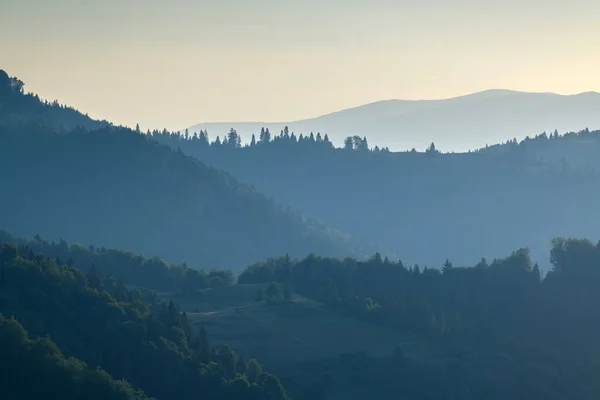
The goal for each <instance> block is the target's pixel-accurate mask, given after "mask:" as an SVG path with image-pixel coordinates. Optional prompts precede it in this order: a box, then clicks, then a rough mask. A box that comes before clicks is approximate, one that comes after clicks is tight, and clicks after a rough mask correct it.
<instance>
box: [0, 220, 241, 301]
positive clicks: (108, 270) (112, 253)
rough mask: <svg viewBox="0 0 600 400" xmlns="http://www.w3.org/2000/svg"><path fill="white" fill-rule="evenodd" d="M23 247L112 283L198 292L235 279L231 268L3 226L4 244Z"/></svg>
mask: <svg viewBox="0 0 600 400" xmlns="http://www.w3.org/2000/svg"><path fill="white" fill-rule="evenodd" d="M1 244H11V245H13V246H20V247H23V249H24V251H26V252H27V253H28V254H43V255H45V256H46V257H49V258H51V259H53V260H55V261H56V263H57V264H61V263H62V262H65V263H66V264H67V265H69V266H74V265H77V267H78V269H79V270H80V271H82V272H83V273H87V272H88V271H89V270H90V269H91V268H95V270H96V273H97V274H98V275H99V276H101V277H104V278H110V279H111V286H116V285H127V286H129V287H140V288H146V289H151V290H156V291H159V292H182V293H185V292H194V291H196V290H199V289H206V288H217V287H222V286H227V285H231V284H232V283H233V282H235V277H234V273H233V272H232V271H230V270H222V269H216V268H212V269H211V270H210V271H204V270H198V269H195V268H190V267H188V266H187V265H177V264H169V263H167V262H166V261H165V260H163V259H162V258H159V257H152V258H145V257H143V256H140V255H136V254H133V253H132V252H129V251H125V250H116V249H107V248H106V247H98V248H96V247H94V246H93V245H90V246H88V247H85V246H82V245H81V244H78V243H75V244H72V245H70V246H69V244H68V243H67V242H66V241H64V240H60V241H59V242H57V243H55V242H48V241H45V240H43V239H42V238H41V237H39V236H36V237H35V238H34V239H25V238H18V237H15V236H14V235H12V234H10V233H9V232H7V231H4V230H2V229H0V245H1Z"/></svg>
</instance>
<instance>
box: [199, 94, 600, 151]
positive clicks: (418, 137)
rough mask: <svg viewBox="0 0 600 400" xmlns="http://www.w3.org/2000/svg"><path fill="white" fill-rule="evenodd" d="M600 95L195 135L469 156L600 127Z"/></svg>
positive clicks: (491, 100)
mask: <svg viewBox="0 0 600 400" xmlns="http://www.w3.org/2000/svg"><path fill="white" fill-rule="evenodd" d="M598 109H600V94H599V93H595V92H588V93H581V94H578V95H569V96H564V95H558V94H554V93H525V92H516V91H509V90H489V91H485V92H480V93H474V94H471V95H467V96H460V97H455V98H451V99H443V100H419V101H408V100H386V101H380V102H376V103H371V104H367V105H364V106H360V107H355V108H350V109H346V110H342V111H338V112H334V113H331V114H326V115H323V116H319V117H316V118H311V119H306V120H299V121H289V122H280V123H224V122H223V123H202V124H197V125H194V126H193V127H190V128H189V130H190V131H191V132H198V131H199V130H208V132H209V133H210V134H211V135H213V136H216V135H221V136H222V135H223V134H226V133H227V132H228V131H229V129H230V128H234V129H236V130H237V131H238V133H240V134H241V135H242V136H243V137H244V139H245V140H249V138H250V135H251V134H252V133H257V132H258V131H259V130H260V128H261V127H265V128H269V129H270V130H271V131H272V132H279V131H280V130H281V129H283V128H284V126H288V127H289V129H290V131H294V132H296V133H300V132H302V133H304V134H307V133H309V132H315V133H316V132H321V133H323V134H325V133H326V134H328V135H329V137H330V138H331V140H332V141H333V142H334V143H335V144H336V145H341V144H342V143H343V140H344V138H345V137H346V136H348V135H359V136H361V137H362V136H368V137H369V138H370V139H371V140H372V142H375V143H377V144H378V145H379V146H383V147H389V148H390V149H391V150H410V149H411V148H413V147H414V148H416V149H425V147H426V146H428V145H429V144H430V143H431V142H435V144H436V145H437V147H438V148H439V149H442V150H444V151H455V152H456V151H467V150H469V149H475V148H479V147H483V146H485V145H486V144H493V143H498V142H504V141H506V140H507V139H512V138H513V137H517V138H520V139H521V138H524V137H525V136H527V135H534V134H537V133H541V132H542V131H554V130H555V129H558V130H559V131H561V132H564V131H578V130H581V129H584V128H590V129H592V128H600V115H599V114H598V112H597V110H598Z"/></svg>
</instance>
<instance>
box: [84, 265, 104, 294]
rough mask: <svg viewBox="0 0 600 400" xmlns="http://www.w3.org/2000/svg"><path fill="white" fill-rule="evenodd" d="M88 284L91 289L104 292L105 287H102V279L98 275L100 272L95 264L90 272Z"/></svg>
mask: <svg viewBox="0 0 600 400" xmlns="http://www.w3.org/2000/svg"><path fill="white" fill-rule="evenodd" d="M87 284H88V286H89V287H90V288H92V289H96V290H97V291H98V292H102V290H104V287H103V285H102V279H101V278H100V275H99V274H98V270H97V269H96V265H95V264H92V267H91V268H90V270H89V271H88V274H87Z"/></svg>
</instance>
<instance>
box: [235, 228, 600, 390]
mask: <svg viewBox="0 0 600 400" xmlns="http://www.w3.org/2000/svg"><path fill="white" fill-rule="evenodd" d="M550 258H551V260H552V265H553V267H552V270H551V271H550V272H549V273H548V274H547V275H546V277H545V278H543V279H542V278H541V277H540V271H539V267H538V266H537V264H533V263H532V261H531V259H530V257H529V254H528V251H527V250H526V249H520V250H517V251H515V252H513V253H512V255H510V256H509V257H505V258H502V259H497V260H490V261H486V260H481V261H480V262H479V263H478V264H477V265H476V266H474V267H460V266H454V265H453V264H452V263H451V262H450V261H447V262H446V263H445V266H444V268H443V270H441V271H440V270H437V269H427V268H425V269H423V268H419V267H418V266H407V265H404V264H403V263H401V262H392V261H389V260H387V259H382V258H381V257H380V256H379V255H376V256H375V257H373V258H372V259H370V260H368V261H357V260H354V259H350V258H347V259H345V260H338V259H327V258H321V257H316V256H311V257H308V258H306V259H303V260H291V259H289V258H286V257H283V258H279V259H270V260H267V261H265V262H261V263H259V264H256V265H253V266H250V267H249V268H248V269H247V270H246V271H245V272H244V273H243V274H242V275H241V276H240V277H239V282H240V283H241V284H247V283H260V282H282V283H284V284H286V285H288V286H289V287H291V288H292V289H293V291H294V292H297V293H299V294H301V295H304V296H306V297H308V298H310V299H313V300H316V301H319V302H322V303H324V304H325V305H326V307H327V308H328V309H330V310H334V311H336V312H338V313H341V314H344V315H349V316H353V317H354V318H357V319H361V320H364V321H368V322H370V323H373V324H377V325H381V326H385V327H388V328H391V329H394V330H396V331H397V332H399V334H400V332H412V333H414V334H416V335H419V336H420V337H422V338H427V339H426V340H428V341H429V342H430V347H431V348H434V347H436V348H441V349H443V351H442V353H445V356H440V357H439V358H438V360H437V362H435V363H433V364H434V365H429V366H427V367H425V366H422V367H423V368H424V370H423V372H422V374H425V376H426V378H425V377H423V376H422V375H419V376H415V377H413V378H411V379H409V380H408V381H404V379H403V377H404V376H407V375H408V374H410V372H409V371H410V368H408V367H407V361H406V360H404V358H403V356H402V349H397V351H396V352H395V353H394V357H393V359H392V360H389V359H380V360H375V359H372V358H369V357H366V355H363V356H360V355H358V357H356V356H354V357H351V358H348V359H346V360H345V362H344V360H343V359H341V360H339V361H336V360H330V361H329V362H321V363H319V362H313V363H308V364H307V365H305V366H304V367H295V368H290V369H289V374H290V375H294V376H296V377H297V378H298V379H304V380H310V379H320V378H321V377H320V376H319V372H317V371H321V372H320V373H321V374H323V375H325V374H327V373H328V372H329V373H331V374H333V375H334V376H335V377H336V378H337V379H338V380H340V379H341V380H342V381H343V382H344V384H341V383H340V382H339V381H338V382H337V385H334V386H335V387H334V388H332V389H331V390H332V392H336V393H337V395H336V397H335V398H343V396H341V395H340V393H345V394H346V397H345V398H360V396H358V395H357V394H356V392H362V393H364V394H365V395H366V393H369V392H370V391H371V392H370V393H372V394H375V393H378V394H379V396H380V397H377V398H386V399H387V398H390V399H391V398H394V397H393V393H395V395H396V396H401V395H407V398H415V399H416V398H444V399H454V398H456V399H482V398H485V399H508V398H523V399H525V398H527V399H561V398H577V399H592V398H594V397H595V396H597V393H598V390H600V387H598V381H597V380H596V379H595V378H594V377H595V376H596V375H597V373H598V372H600V371H599V369H598V364H597V360H598V357H600V347H599V346H598V341H597V340H596V337H597V334H598V331H599V330H600V318H598V316H597V315H596V314H594V313H590V312H589V310H595V309H597V308H598V307H599V306H600V296H599V295H598V291H597V287H598V285H600V274H599V273H598V265H599V261H600V244H594V243H592V242H590V241H587V240H575V239H568V240H566V239H562V238H558V239H555V240H554V241H553V247H552V250H551V257H550ZM365 347H367V348H368V345H366V346H365ZM394 360H395V361H394ZM411 362H414V360H413V361H408V365H410V363H411ZM438 363H439V364H438ZM348 364H351V365H352V366H350V365H348ZM367 365H368V366H367ZM394 365H396V366H394ZM398 365H400V366H398ZM402 366H403V367H402ZM440 367H441V368H440ZM391 370H395V371H396V374H394V373H392V372H391ZM300 371H304V372H300ZM341 371H346V372H347V373H353V374H354V379H347V378H344V377H343V373H342V372H341ZM376 371H377V372H376ZM436 371H437V372H436ZM442 371H444V372H442ZM440 372H441V374H440ZM382 375H385V376H386V377H385V378H383V377H382ZM394 375H395V376H396V378H392V376H394ZM283 376H286V374H283ZM330 379H331V378H330ZM425 379H431V380H432V381H431V382H430V383H429V384H424V385H415V386H414V389H412V388H413V384H414V382H415V381H416V382H419V381H420V380H425ZM394 380H395V382H396V383H393V382H394ZM421 382H422V381H421ZM425 387H426V388H428V389H425ZM441 388H444V389H443V390H442V391H445V393H443V394H442V393H439V392H438V393H437V394H436V393H435V391H436V390H440V389H441ZM332 395H333V394H332ZM355 396H356V397H355ZM413 396H414V397H413ZM419 396H421V397H419ZM438 396H439V397H438ZM400 398H402V397H400Z"/></svg>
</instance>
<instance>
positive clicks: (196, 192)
mask: <svg viewBox="0 0 600 400" xmlns="http://www.w3.org/2000/svg"><path fill="white" fill-rule="evenodd" d="M59 120H60V121H63V120H64V124H61V126H71V125H75V127H74V128H73V129H70V130H66V129H65V130H63V129H62V128H61V127H60V126H57V125H51V123H52V124H56V123H57V121H59ZM81 121H87V125H89V127H90V128H98V129H95V130H87V129H85V128H84V127H82V126H81ZM98 124H99V127H97V126H96V123H95V122H94V121H91V120H89V119H86V118H85V117H84V116H83V115H81V114H79V113H78V112H76V111H74V110H73V109H70V108H66V107H63V106H60V105H58V104H57V103H44V102H41V101H40V100H39V99H38V98H37V97H35V96H33V95H26V94H24V92H23V87H22V83H21V82H20V81H18V80H17V79H16V78H9V77H8V75H6V73H4V72H1V73H0V170H1V171H10V174H9V175H7V178H8V179H4V180H3V182H2V190H3V191H4V193H12V194H13V195H11V196H0V220H1V221H2V224H3V228H5V229H8V230H10V231H12V232H15V233H19V234H22V235H27V236H33V235H36V234H40V235H41V236H43V237H44V238H49V239H52V240H55V241H58V240H59V239H61V238H64V239H66V240H69V241H77V242H80V243H94V244H96V245H98V246H107V247H114V248H121V249H130V250H134V251H136V252H138V253H143V254H145V255H147V256H161V257H164V258H165V259H167V260H169V261H170V262H176V263H183V262H185V263H188V264H189V265H190V266H193V267H196V268H207V269H209V268H212V267H224V268H232V269H238V270H240V269H241V268H243V267H244V266H245V265H246V264H248V263H251V262H255V261H258V260H260V259H263V258H265V257H268V256H272V255H281V254H285V253H289V254H290V255H294V256H298V257H301V256H305V255H306V254H308V253H310V252H316V253H319V254H327V255H332V256H334V255H335V256H343V255H346V254H354V255H359V254H360V249H359V248H360V246H359V245H358V242H355V241H354V242H352V240H351V239H350V238H348V236H347V235H343V234H342V233H340V232H338V231H336V230H334V229H331V228H329V227H327V226H325V225H324V224H322V223H319V222H317V221H311V220H309V219H307V218H306V217H304V216H302V215H300V214H298V213H296V212H294V211H292V210H290V209H289V208H286V207H283V206H279V205H276V204H275V203H274V202H273V201H271V200H269V199H267V198H266V197H265V196H263V195H262V194H260V193H258V192H257V191H256V190H254V189H253V188H251V187H250V186H246V185H243V184H240V183H238V182H237V181H236V179H235V178H234V177H232V176H231V175H229V174H228V173H227V172H224V171H222V170H217V169H213V168H210V167H207V166H206V165H205V164H203V163H202V162H200V161H198V160H197V159H194V158H192V157H187V156H185V155H184V154H183V153H181V152H179V151H173V150H171V149H169V148H168V147H167V146H162V145H159V144H157V143H156V142H155V141H153V140H152V139H151V138H148V137H147V136H145V135H142V134H141V133H139V132H136V131H133V130H130V129H127V128H120V127H113V126H110V125H107V124H104V123H98Z"/></svg>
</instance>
